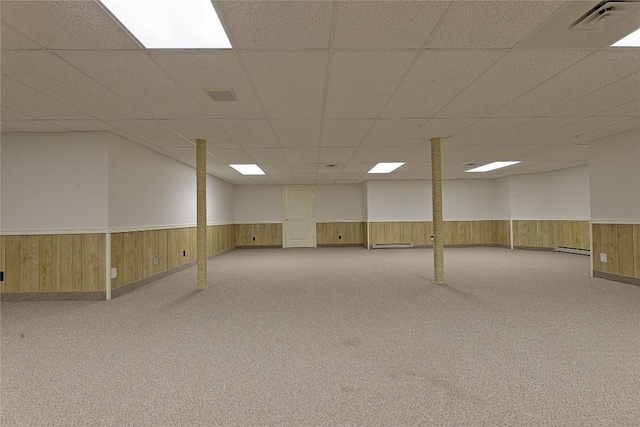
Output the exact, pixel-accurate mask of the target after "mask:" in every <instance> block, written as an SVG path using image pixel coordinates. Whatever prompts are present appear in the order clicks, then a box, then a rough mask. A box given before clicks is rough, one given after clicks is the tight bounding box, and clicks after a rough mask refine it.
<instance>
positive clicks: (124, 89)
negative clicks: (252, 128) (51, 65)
mask: <svg viewBox="0 0 640 427" xmlns="http://www.w3.org/2000/svg"><path fill="white" fill-rule="evenodd" d="M55 53H56V55H58V56H60V57H61V58H62V59H64V60H65V61H67V62H69V63H70V64H71V65H73V66H74V67H76V68H78V69H79V70H80V71H82V72H84V73H86V74H87V75H89V76H91V77H92V78H93V79H95V80H96V81H98V82H100V83H101V84H103V85H104V86H106V87H107V88H109V89H110V90H112V91H113V92H114V93H116V94H118V95H120V96H121V97H122V98H124V99H126V100H127V101H129V102H130V103H131V104H133V105H135V106H137V107H138V108H140V109H141V110H143V111H145V112H146V113H148V114H150V115H151V116H152V117H154V118H156V119H164V118H174V119H186V118H190V119H204V118H207V117H208V115H207V113H206V112H205V111H204V110H203V109H202V108H201V107H200V106H199V105H198V104H196V102H195V101H194V100H193V99H192V98H191V97H190V96H189V95H188V94H187V93H186V92H185V91H184V90H183V89H182V88H180V87H179V86H178V85H177V84H176V83H175V82H174V81H173V80H172V79H171V78H170V77H169V76H168V75H167V74H166V73H165V72H164V71H163V70H162V69H161V68H159V67H158V66H157V65H156V64H155V62H154V61H153V60H152V59H151V57H150V56H149V55H148V54H147V52H146V51H57V52H55Z"/></svg>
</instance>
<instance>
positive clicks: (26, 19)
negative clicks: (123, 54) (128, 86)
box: [2, 1, 140, 49]
mask: <svg viewBox="0 0 640 427" xmlns="http://www.w3.org/2000/svg"><path fill="white" fill-rule="evenodd" d="M2 20H3V21H5V22H7V23H9V24H10V25H11V26H12V27H14V28H15V29H17V30H18V31H20V32H21V33H23V34H24V35H26V36H27V37H29V38H30V39H31V40H34V41H36V42H37V43H39V44H41V45H42V46H44V47H46V48H47V49H140V46H139V45H138V44H137V43H136V42H135V40H134V39H133V38H132V37H131V36H130V35H129V34H128V33H127V32H126V31H125V30H123V29H122V27H121V26H120V25H119V24H118V23H116V21H115V20H114V19H113V18H112V17H111V16H110V15H109V14H108V13H107V12H105V10H104V9H103V8H102V7H101V6H100V4H98V2H95V1H3V2H2Z"/></svg>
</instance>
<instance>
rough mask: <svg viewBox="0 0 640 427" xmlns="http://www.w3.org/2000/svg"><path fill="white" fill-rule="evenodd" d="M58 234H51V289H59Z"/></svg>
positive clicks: (53, 290) (56, 290)
mask: <svg viewBox="0 0 640 427" xmlns="http://www.w3.org/2000/svg"><path fill="white" fill-rule="evenodd" d="M60 274H61V273H60V235H59V234H55V235H53V236H51V290H52V292H59V291H60Z"/></svg>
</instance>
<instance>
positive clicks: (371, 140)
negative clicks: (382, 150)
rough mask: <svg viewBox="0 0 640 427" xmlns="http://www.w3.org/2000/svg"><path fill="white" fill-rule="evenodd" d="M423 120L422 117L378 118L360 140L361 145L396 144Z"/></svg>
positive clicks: (382, 145) (412, 131)
mask: <svg viewBox="0 0 640 427" xmlns="http://www.w3.org/2000/svg"><path fill="white" fill-rule="evenodd" d="M424 122H425V120H424V119H378V120H376V121H375V123H374V124H373V126H371V129H369V132H368V133H367V136H365V137H364V139H363V140H362V144H361V146H363V147H365V146H372V147H385V146H386V147H389V146H395V145H398V144H400V142H401V141H403V140H405V139H406V138H407V137H409V135H411V134H412V133H414V132H415V131H416V130H417V129H418V128H419V127H420V125H422V124H423V123H424Z"/></svg>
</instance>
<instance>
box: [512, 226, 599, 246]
mask: <svg viewBox="0 0 640 427" xmlns="http://www.w3.org/2000/svg"><path fill="white" fill-rule="evenodd" d="M513 246H514V247H515V248H523V249H527V248H539V249H549V250H551V249H553V248H555V247H556V246H567V247H570V248H579V249H589V222H588V221H577V220H576V221H574V220H513Z"/></svg>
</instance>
